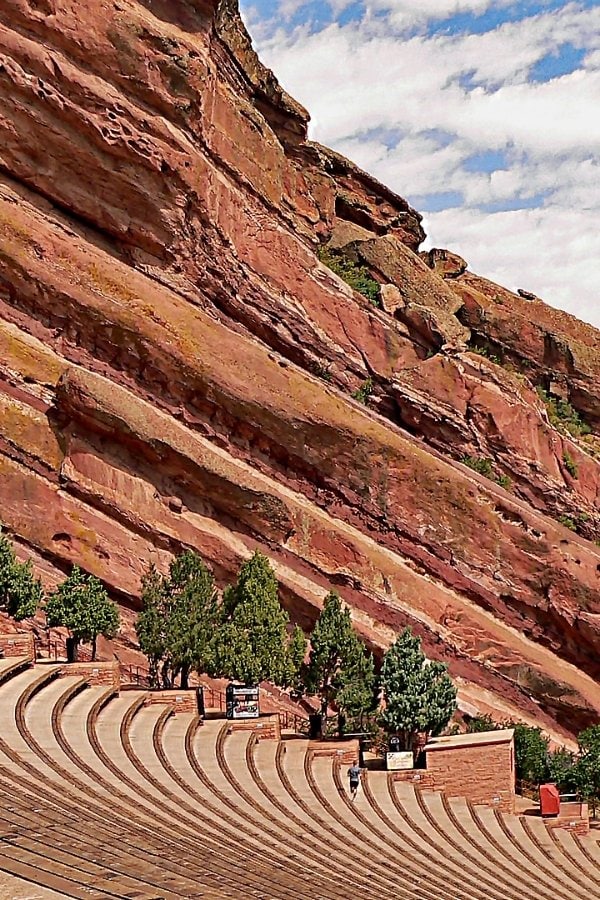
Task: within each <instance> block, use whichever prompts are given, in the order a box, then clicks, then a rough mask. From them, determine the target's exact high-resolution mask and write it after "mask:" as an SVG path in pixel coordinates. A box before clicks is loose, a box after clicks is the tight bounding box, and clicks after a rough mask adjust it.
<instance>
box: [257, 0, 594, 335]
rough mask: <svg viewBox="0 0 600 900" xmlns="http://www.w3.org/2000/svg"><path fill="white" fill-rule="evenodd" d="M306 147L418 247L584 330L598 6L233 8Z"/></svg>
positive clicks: (586, 2) (467, 2) (590, 283)
mask: <svg viewBox="0 0 600 900" xmlns="http://www.w3.org/2000/svg"><path fill="white" fill-rule="evenodd" d="M241 6H242V14H243V16H244V18H245V21H246V24H247V25H248V28H249V30H250V33H251V35H252V37H253V40H254V43H255V46H256V48H257V50H258V51H259V53H260V55H261V57H262V59H263V60H264V62H265V63H266V64H267V65H269V66H270V67H271V68H272V69H273V70H274V71H275V73H276V75H277V76H278V78H279V79H280V81H281V82H282V84H283V85H284V87H285V88H286V89H287V90H288V91H289V92H290V93H291V94H292V95H293V96H294V97H296V99H298V100H299V101H300V102H301V103H303V104H304V105H305V106H306V107H307V109H308V110H309V111H310V113H311V115H312V123H311V136H312V137H313V138H314V139H315V140H319V141H321V142H322V143H325V144H328V145H329V146H332V147H334V148H335V149H337V150H339V151H340V152H341V153H344V154H345V155H346V156H348V157H350V158H351V159H353V160H354V161H355V162H357V163H358V164H359V165H361V166H363V167H364V168H366V169H368V170H369V171H371V172H373V174H374V175H376V176H377V177H378V178H380V179H381V180H382V181H384V182H385V183H387V184H389V185H390V187H392V188H393V189H394V190H396V191H398V193H400V194H401V195H402V196H404V197H406V198H407V199H408V200H409V202H411V203H412V204H413V205H414V206H416V208H417V209H419V211H420V212H422V213H423V214H424V216H425V222H424V224H425V227H426V230H427V232H428V235H429V237H428V242H427V244H426V246H442V247H449V248H451V249H453V250H456V251H457V252H459V253H461V255H463V256H464V257H465V259H467V261H468V262H469V264H470V267H471V269H473V270H474V271H477V272H479V273H480V274H483V275H486V276H488V277H491V278H494V279H495V280H498V281H500V282H501V283H503V284H505V285H506V286H507V287H510V288H513V289H516V288H517V287H523V288H526V289H528V290H532V291H534V292H535V293H536V294H539V295H540V296H542V297H544V299H546V300H547V301H548V302H550V303H552V304H554V305H555V306H560V307H562V308H564V309H567V310H569V311H570V312H573V313H575V314H576V315H578V316H580V317H581V318H584V319H586V320H588V321H591V322H593V323H594V324H597V325H599V326H600V302H598V300H600V228H598V214H599V213H600V2H598V0H596V2H591V0H581V2H572V3H563V2H558V0H546V2H543V0H536V2H533V0H525V2H521V3H514V2H511V0H494V2H490V0H368V2H365V0H242V4H241Z"/></svg>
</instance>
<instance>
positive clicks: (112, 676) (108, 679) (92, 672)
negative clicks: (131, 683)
mask: <svg viewBox="0 0 600 900" xmlns="http://www.w3.org/2000/svg"><path fill="white" fill-rule="evenodd" d="M60 674H61V676H64V675H80V676H81V677H82V678H85V680H86V681H87V683H88V684H103V685H106V686H107V687H112V688H114V689H115V691H118V690H119V688H120V686H121V672H120V668H119V663H118V662H117V661H116V660H112V661H111V662H74V663H67V664H65V665H64V666H62V667H61V670H60Z"/></svg>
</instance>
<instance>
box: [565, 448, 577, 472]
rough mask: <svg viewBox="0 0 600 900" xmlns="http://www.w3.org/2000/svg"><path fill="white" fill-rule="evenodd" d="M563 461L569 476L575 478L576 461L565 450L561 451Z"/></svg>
mask: <svg viewBox="0 0 600 900" xmlns="http://www.w3.org/2000/svg"><path fill="white" fill-rule="evenodd" d="M563 463H564V466H565V469H566V470H567V472H568V473H569V475H570V476H571V478H577V472H578V470H577V463H576V462H575V460H574V459H573V457H572V456H571V454H570V453H568V452H567V451H566V450H565V452H564V453H563Z"/></svg>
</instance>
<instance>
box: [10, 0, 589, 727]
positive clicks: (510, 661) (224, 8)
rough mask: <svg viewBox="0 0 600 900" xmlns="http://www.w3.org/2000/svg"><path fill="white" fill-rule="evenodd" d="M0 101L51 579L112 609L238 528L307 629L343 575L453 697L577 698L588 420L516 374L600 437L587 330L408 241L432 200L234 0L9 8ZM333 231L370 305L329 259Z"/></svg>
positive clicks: (17, 520) (366, 626)
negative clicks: (271, 44) (562, 427)
mask: <svg viewBox="0 0 600 900" xmlns="http://www.w3.org/2000/svg"><path fill="white" fill-rule="evenodd" d="M0 96H1V98H2V104H1V106H0V171H1V175H0V350H1V361H0V496H1V498H2V513H1V517H2V519H3V521H4V523H5V524H6V526H7V527H8V529H9V530H10V531H11V532H12V533H13V534H14V535H15V538H16V540H17V542H18V544H19V550H20V552H22V553H24V554H31V555H33V558H34V562H35V564H36V565H37V566H38V567H39V568H40V570H41V571H42V572H43V574H44V576H45V577H47V578H48V579H49V580H50V581H52V579H55V578H56V577H58V576H59V574H60V572H61V571H64V570H65V568H66V567H67V566H68V564H69V563H71V562H78V563H79V564H80V565H82V566H83V567H84V568H85V569H87V570H88V571H91V572H94V573H95V574H97V575H99V576H100V577H102V578H103V579H104V580H105V581H106V583H107V584H108V585H109V587H110V589H111V590H112V591H113V593H114V595H115V596H116V597H117V598H119V599H120V600H121V601H122V603H123V605H124V609H125V610H127V612H126V617H127V621H128V622H130V621H131V610H132V609H133V608H135V604H136V598H137V597H138V595H139V580H140V575H141V573H142V572H143V570H144V568H145V567H146V566H147V564H148V562H149V561H154V562H156V564H157V565H158V566H159V567H161V568H164V567H165V566H166V565H167V564H168V561H169V559H170V557H171V554H172V553H173V552H177V551H178V550H179V549H180V548H181V547H183V546H193V547H196V548H197V549H198V550H199V551H200V552H201V553H202V554H203V555H204V556H205V557H206V558H207V559H208V560H209V561H210V563H211V565H212V566H213V567H214V569H215V573H216V575H217V577H218V579H219V581H221V582H224V581H226V580H227V579H229V578H231V577H232V575H233V573H234V572H235V570H236V568H237V567H238V566H239V564H240V561H241V560H242V559H244V558H246V557H247V555H248V554H249V553H251V552H252V550H253V548H255V547H257V546H258V547H260V548H262V549H263V550H264V552H266V553H268V554H269V556H271V558H272V559H273V560H274V563H275V565H276V567H277V570H278V573H279V576H280V579H281V583H282V587H283V593H284V598H285V601H286V603H287V604H288V606H289V608H290V609H291V611H292V613H293V616H294V617H295V618H296V619H297V620H298V621H299V622H300V623H301V624H303V625H305V626H308V625H309V624H310V623H311V621H312V620H314V617H315V615H316V614H317V610H318V606H319V604H320V603H321V601H322V598H323V596H324V594H325V592H326V590H327V588H328V586H329V585H331V584H334V585H337V586H338V587H339V589H340V590H341V592H342V594H343V596H344V597H345V599H346V600H347V601H348V602H349V603H350V604H351V606H352V609H353V616H354V621H355V623H356V627H357V628H358V629H359V630H360V631H361V632H362V634H363V635H364V637H365V638H366V639H367V640H368V641H369V642H370V643H371V644H372V645H373V646H374V647H376V648H380V647H384V646H385V645H386V644H387V643H388V642H389V641H390V639H391V638H392V636H393V634H394V633H395V632H396V631H397V630H398V629H399V628H401V627H402V626H403V625H404V624H406V623H411V624H412V625H413V626H414V627H415V629H416V630H417V631H418V632H419V633H420V634H421V635H422V636H423V638H424V640H425V643H426V647H427V650H428V652H429V653H430V654H431V655H432V656H434V657H438V658H443V659H446V660H447V661H448V662H449V664H450V668H451V670H452V672H453V674H454V675H455V676H457V677H459V678H460V679H461V684H463V685H464V691H465V694H468V697H469V702H470V703H472V702H473V697H474V696H476V692H477V690H480V691H481V692H482V693H481V696H482V702H484V701H485V704H486V708H489V705H490V697H491V698H493V697H494V696H495V697H496V698H497V702H498V706H499V708H501V709H502V710H506V709H507V708H518V709H520V710H521V711H522V712H523V713H524V714H525V715H527V716H529V717H530V718H533V717H535V718H537V719H538V720H540V721H542V722H544V723H545V724H546V725H547V726H548V727H552V726H557V727H559V728H562V729H563V730H564V731H566V732H572V731H573V730H574V729H576V728H577V727H578V726H579V725H580V724H582V723H585V722H588V721H591V720H592V719H593V718H594V717H596V716H597V713H598V711H599V710H600V691H598V688H597V686H596V683H595V679H596V678H597V677H598V674H599V666H598V647H599V645H600V629H599V626H598V614H599V613H600V591H599V589H598V566H599V565H600V554H599V552H598V548H597V547H596V546H595V544H594V543H593V542H592V541H588V540H586V539H585V538H584V537H582V535H585V536H586V537H589V538H597V537H598V536H599V535H600V516H599V512H598V490H599V484H600V468H599V466H598V463H597V461H596V459H595V457H594V456H593V451H594V447H595V444H594V441H595V438H594V435H593V434H592V435H590V436H588V438H587V439H586V440H583V439H580V438H573V437H570V436H567V435H566V434H565V433H562V432H560V431H558V430H557V428H556V427H554V426H553V424H552V423H551V422H550V420H549V419H548V415H547V411H546V408H545V405H544V403H543V402H542V400H541V399H540V398H539V397H538V395H537V394H536V393H535V391H534V390H533V387H534V386H535V385H543V386H544V387H545V388H547V389H549V390H551V391H553V392H557V391H558V392H560V395H561V396H564V397H565V398H566V399H568V400H569V401H570V403H571V404H572V406H573V407H574V408H576V409H577V410H578V411H579V413H580V414H581V416H582V417H584V418H585V419H586V421H587V422H588V423H589V426H590V427H591V428H592V429H597V428H598V424H599V421H598V420H599V414H598V406H597V397H598V378H599V374H600V373H599V368H600V361H599V355H598V333H597V332H595V330H594V329H592V328H589V327H587V326H584V325H582V324H581V323H578V322H576V321H575V320H574V319H572V318H570V317H569V316H566V315H565V314H561V313H558V312H556V311H552V310H549V308H547V307H545V306H544V305H543V304H541V303H538V302H537V301H529V300H526V299H524V298H521V297H519V296H517V295H513V294H511V293H509V292H507V291H505V290H504V289H502V288H500V287H497V286H495V285H492V284H491V283H490V282H487V281H485V280H484V279H481V278H478V277H477V276H474V275H472V274H471V273H469V272H468V271H466V264H465V263H464V260H461V259H460V257H457V256H456V255H455V254H451V253H449V252H442V251H435V252H434V251H431V252H429V253H428V254H423V255H422V256H423V258H421V257H420V256H419V254H418V252H417V251H418V247H419V244H420V242H421V241H422V239H423V236H424V235H423V231H422V228H421V224H420V216H418V214H417V213H415V212H414V210H412V209H411V208H410V207H409V206H408V204H407V203H406V202H405V201H404V200H402V199H401V198H400V197H398V196H396V195H395V194H393V193H392V192H391V191H390V190H389V189H387V188H385V187H384V186H382V185H380V184H379V183H378V182H376V181H375V180H374V179H373V178H371V177H370V176H369V175H367V174H366V173H364V172H362V171H360V170H359V169H357V168H356V167H355V166H353V165H352V164H351V163H350V162H348V161H347V160H345V159H343V158H341V157H339V156H338V155H337V154H335V153H333V152H331V151H329V150H327V149H325V148H323V147H320V146H319V145H315V144H312V143H310V142H309V141H308V140H307V137H306V126H307V121H308V117H307V113H306V112H305V111H304V110H303V109H302V108H301V107H300V106H299V105H298V104H297V103H295V101H293V100H292V98H290V97H289V96H287V95H286V94H285V92H284V91H283V90H282V89H281V88H280V87H279V85H278V84H277V82H276V80H275V77H274V76H273V74H272V73H271V72H269V71H268V70H266V69H264V68H263V67H262V66H261V64H260V62H259V61H258V59H257V57H256V55H255V54H254V52H253V50H252V47H251V44H250V42H249V39H248V36H247V35H246V33H245V31H244V29H243V26H242V24H241V20H240V19H239V16H238V13H237V8H236V4H235V3H233V2H232V0H228V2H225V0H222V2H219V3H217V2H204V0H196V2H194V3H192V2H190V0H188V2H185V3H184V2H183V0H180V2H173V0H171V2H168V3H167V2H166V0H164V2H162V0H153V2H142V0H120V2H119V3H116V4H113V5H111V6H106V5H105V4H101V3H100V2H98V0H89V2H88V3H86V4H80V3H79V4H76V3H75V2H73V0H44V2H43V3H41V2H39V0H38V2H36V3H32V2H27V0H0ZM326 242H331V246H332V247H334V248H336V249H337V250H338V251H340V250H341V251H343V252H344V253H345V254H346V255H347V256H348V258H350V259H354V260H356V261H357V262H359V263H360V264H362V265H365V266H366V267H367V268H368V269H369V270H370V272H371V273H372V275H373V276H374V277H375V278H376V279H377V280H378V281H380V282H381V283H382V284H383V285H384V286H385V287H384V288H383V290H382V296H383V307H384V308H383V309H379V308H376V307H375V306H373V305H372V304H371V303H370V302H369V301H368V300H367V299H366V298H365V297H363V296H362V295H360V294H357V293H355V292H354V291H353V290H352V289H351V288H350V287H348V285H346V284H345V282H343V281H341V280H340V279H339V278H338V277H337V276H336V275H335V274H334V273H333V272H332V271H331V270H330V269H328V268H327V267H326V266H325V265H323V264H322V263H320V262H319V261H318V259H317V256H316V255H315V250H316V249H317V248H318V246H319V244H322V243H326ZM532 302H533V303H535V309H536V315H535V317H534V321H533V322H532V321H530V320H531V316H530V310H531V307H532ZM482 347H483V348H485V351H486V353H487V354H488V358H487V359H485V358H482V357H481V356H477V355H475V354H474V353H473V352H472V351H473V349H474V348H482ZM500 362H502V363H504V365H500V364H499V363H500ZM508 364H510V367H511V371H509V370H508V368H507V366H508ZM367 379H370V382H369V384H370V385H372V388H373V391H372V394H371V396H370V398H369V405H368V406H365V405H362V404H360V403H358V402H357V401H356V400H354V399H353V398H352V393H354V392H356V391H357V389H358V388H359V387H360V386H361V385H363V384H364V383H365V382H366V381H367ZM465 457H473V458H474V457H479V458H486V459H487V458H489V459H490V460H491V463H490V465H491V467H492V468H491V474H492V477H491V478H484V477H482V476H481V475H477V474H475V473H474V472H473V471H471V470H470V469H469V468H468V467H466V466H464V465H462V464H461V463H460V460H461V459H463V458H465ZM566 460H567V462H568V463H569V464H567V462H565V461H566ZM573 472H575V473H576V477H575V476H574V474H573ZM501 475H504V476H507V477H508V478H509V479H510V486H509V489H508V490H507V489H505V488H503V487H500V486H499V485H498V484H496V483H495V481H494V478H497V477H499V476H501ZM503 483H504V484H508V482H506V480H504V481H503ZM561 516H562V517H563V521H567V519H570V520H572V523H573V525H577V527H578V529H579V531H580V534H576V533H574V532H572V531H571V530H569V529H568V528H565V527H564V525H561V524H560V522H559V521H558V520H559V519H560V518H561ZM565 517H567V518H565Z"/></svg>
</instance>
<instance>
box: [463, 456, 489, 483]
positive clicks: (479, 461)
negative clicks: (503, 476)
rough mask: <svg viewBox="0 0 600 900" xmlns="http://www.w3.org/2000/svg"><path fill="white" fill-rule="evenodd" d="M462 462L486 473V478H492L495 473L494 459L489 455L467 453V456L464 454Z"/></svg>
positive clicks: (483, 473)
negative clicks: (470, 454)
mask: <svg viewBox="0 0 600 900" xmlns="http://www.w3.org/2000/svg"><path fill="white" fill-rule="evenodd" d="M461 463H462V464H463V465H465V466H468V467H469V468H470V469H473V471H474V472H478V473H479V474H480V475H485V477H486V478H491V477H492V475H493V469H492V460H491V459H488V458H487V457H483V456H469V455H468V454H467V455H466V456H463V458H462V459H461Z"/></svg>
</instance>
